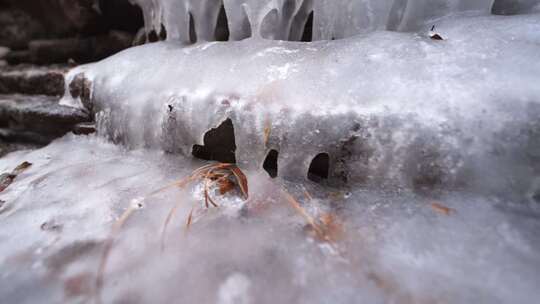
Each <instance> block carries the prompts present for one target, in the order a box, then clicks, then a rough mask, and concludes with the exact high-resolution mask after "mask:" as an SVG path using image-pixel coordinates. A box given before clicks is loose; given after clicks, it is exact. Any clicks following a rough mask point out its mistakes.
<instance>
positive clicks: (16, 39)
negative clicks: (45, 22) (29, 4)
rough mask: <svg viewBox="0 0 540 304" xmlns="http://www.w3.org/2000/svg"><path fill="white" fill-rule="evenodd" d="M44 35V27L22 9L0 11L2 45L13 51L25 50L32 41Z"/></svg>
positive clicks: (0, 40)
mask: <svg viewBox="0 0 540 304" xmlns="http://www.w3.org/2000/svg"><path fill="white" fill-rule="evenodd" d="M43 34H44V31H43V26H42V25H41V24H40V23H39V22H38V21H37V20H36V19H35V18H33V17H32V16H30V15H29V14H27V13H26V12H24V11H22V10H20V9H0V42H1V44H2V45H4V46H7V47H9V48H12V49H24V48H26V47H27V45H28V42H29V41H30V40H32V39H36V38H37V37H40V36H42V35H43ZM0 57H1V56H0Z"/></svg>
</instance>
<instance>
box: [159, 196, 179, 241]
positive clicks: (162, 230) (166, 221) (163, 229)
mask: <svg viewBox="0 0 540 304" xmlns="http://www.w3.org/2000/svg"><path fill="white" fill-rule="evenodd" d="M178 207H180V202H178V203H176V204H175V205H174V207H172V208H171V210H170V211H169V214H167V218H166V219H165V222H164V223H163V228H162V229H161V251H163V250H164V249H165V235H166V232H167V227H168V226H169V223H170V221H171V219H172V218H173V216H174V214H175V213H176V210H178Z"/></svg>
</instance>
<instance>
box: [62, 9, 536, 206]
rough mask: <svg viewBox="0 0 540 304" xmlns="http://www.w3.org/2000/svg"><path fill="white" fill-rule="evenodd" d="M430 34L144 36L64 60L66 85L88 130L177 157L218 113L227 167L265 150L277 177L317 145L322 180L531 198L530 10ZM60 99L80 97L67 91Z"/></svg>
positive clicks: (456, 20)
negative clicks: (83, 61)
mask: <svg viewBox="0 0 540 304" xmlns="http://www.w3.org/2000/svg"><path fill="white" fill-rule="evenodd" d="M437 32H438V33H440V35H442V36H443V37H444V38H445V39H446V40H444V41H434V40H431V39H429V37H428V36H427V35H426V34H423V33H420V34H416V33H396V32H385V31H382V32H375V33H371V34H365V35H360V36H355V37H353V38H348V39H343V40H337V41H321V42H313V43H294V42H284V41H270V40H261V39H249V40H244V41H238V42H225V43H221V42H211V43H198V44H195V45H183V44H181V43H179V42H162V43H154V44H150V45H145V46H141V47H136V48H132V49H129V50H126V51H124V52H122V53H120V54H118V55H116V56H113V57H111V58H108V59H106V60H103V61H101V62H99V63H96V64H91V65H87V66H82V67H79V68H76V69H74V70H72V71H71V72H70V73H69V74H68V76H67V82H66V83H67V85H69V83H70V82H71V81H72V79H73V78H74V77H75V76H76V75H79V74H81V73H83V74H84V75H85V77H86V78H87V79H89V80H90V82H91V83H92V89H91V91H92V94H91V100H92V103H93V104H94V107H95V110H96V113H97V114H96V117H97V121H98V129H99V133H100V134H102V135H103V136H106V137H109V138H110V139H112V140H113V141H115V142H120V143H124V144H126V145H127V146H129V147H133V148H141V147H154V148H158V149H163V150H165V151H169V152H180V153H183V154H184V155H190V154H191V150H192V147H193V145H195V144H199V145H201V144H203V135H204V134H205V132H206V131H208V130H210V129H211V128H214V127H216V126H218V125H219V124H220V123H221V122H223V121H224V120H225V119H227V118H230V119H231V120H232V122H233V125H234V127H235V130H234V131H235V137H236V146H237V151H236V159H237V161H238V163H239V164H240V165H241V166H243V167H245V168H256V169H260V168H261V167H262V164H263V161H264V159H265V157H266V154H267V153H268V151H269V150H270V149H276V150H277V151H279V159H278V168H279V175H280V176H282V177H285V178H288V179H294V178H299V177H300V178H302V177H305V176H306V175H307V171H308V168H309V165H310V162H311V160H312V159H313V158H314V157H315V155H317V154H318V153H321V152H326V153H328V154H329V155H330V163H331V164H330V166H331V177H333V178H335V179H339V178H345V179H347V180H348V181H352V182H361V183H363V184H367V185H386V184H388V185H394V186H395V185H398V186H404V187H411V186H414V184H415V183H418V182H420V183H421V182H422V179H427V180H428V181H427V182H428V183H429V182H433V183H435V184H438V185H443V187H445V188H454V187H466V188H470V189H476V190H478V191H487V192H490V191H498V192H501V193H507V194H510V193H513V194H516V195H518V196H521V197H523V196H528V195H531V193H535V191H536V189H535V187H537V186H534V185H535V183H537V180H538V172H539V171H538V170H539V167H538V157H539V156H540V154H539V152H538V151H540V150H539V146H538V142H540V140H539V136H540V131H539V128H540V126H539V123H540V122H539V120H538V118H539V117H540V86H538V85H537V84H538V83H539V82H540V47H539V45H540V44H539V43H540V15H538V14H532V15H523V16H513V17H500V16H486V17H478V16H468V15H466V16H458V17H452V18H447V19H443V20H439V21H438V22H437ZM63 103H64V104H68V105H73V106H80V100H79V99H76V98H72V97H71V96H70V95H69V94H68V95H66V96H65V98H64V100H63ZM509 181H513V182H509Z"/></svg>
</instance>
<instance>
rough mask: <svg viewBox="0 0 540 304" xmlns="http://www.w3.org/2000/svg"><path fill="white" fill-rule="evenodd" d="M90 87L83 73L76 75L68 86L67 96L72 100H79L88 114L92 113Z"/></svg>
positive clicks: (90, 84)
mask: <svg viewBox="0 0 540 304" xmlns="http://www.w3.org/2000/svg"><path fill="white" fill-rule="evenodd" d="M91 87H92V83H91V82H90V80H88V78H86V77H85V76H84V74H83V73H79V74H77V75H76V76H75V77H74V78H73V80H72V81H71V83H70V84H69V94H70V95H71V96H72V97H73V98H80V99H81V102H82V104H83V106H84V107H85V108H86V109H87V110H88V111H90V112H92V111H93V104H92V102H91V94H92V93H91Z"/></svg>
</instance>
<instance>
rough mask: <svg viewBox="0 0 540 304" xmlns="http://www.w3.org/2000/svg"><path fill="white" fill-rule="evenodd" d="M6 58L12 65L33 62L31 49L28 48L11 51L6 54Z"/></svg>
mask: <svg viewBox="0 0 540 304" xmlns="http://www.w3.org/2000/svg"><path fill="white" fill-rule="evenodd" d="M5 59H6V61H7V62H8V63H9V64H12V65H17V64H21V63H29V62H32V58H31V57H30V51H28V50H21V51H11V52H9V53H8V54H7V55H6V58H5Z"/></svg>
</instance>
